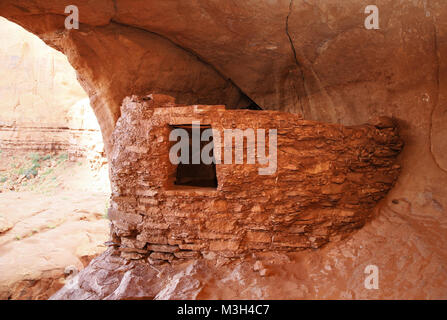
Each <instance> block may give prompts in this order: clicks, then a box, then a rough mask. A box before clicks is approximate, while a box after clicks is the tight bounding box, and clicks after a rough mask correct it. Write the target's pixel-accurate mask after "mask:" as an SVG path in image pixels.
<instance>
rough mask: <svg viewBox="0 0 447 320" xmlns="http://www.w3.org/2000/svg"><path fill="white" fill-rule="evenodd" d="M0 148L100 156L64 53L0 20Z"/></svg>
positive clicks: (85, 102) (93, 125)
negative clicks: (0, 43)
mask: <svg viewBox="0 0 447 320" xmlns="http://www.w3.org/2000/svg"><path fill="white" fill-rule="evenodd" d="M0 39H1V42H2V45H1V47H0V97H1V99H0V150H2V151H3V152H5V153H8V152H9V153H17V152H22V151H23V152H68V153H69V154H70V155H71V156H72V157H79V156H91V157H95V155H96V156H97V157H101V156H103V155H104V154H103V153H104V145H103V142H102V137H101V132H100V129H99V125H98V122H97V120H96V117H95V115H94V113H93V110H92V109H91V107H90V103H89V98H88V96H87V94H86V93H85V91H84V90H83V89H82V87H81V86H80V85H79V83H78V81H77V80H76V72H75V70H74V69H73V68H72V67H71V65H70V64H69V63H68V61H67V58H66V57H65V55H63V54H62V53H60V52H58V51H56V50H54V49H52V48H50V47H48V46H47V45H46V44H45V43H44V42H43V41H42V40H40V39H39V38H38V37H37V36H35V35H33V34H31V33H29V32H27V31H26V30H24V29H23V28H21V27H20V26H18V25H16V24H14V23H12V22H10V21H8V20H6V19H4V18H0Z"/></svg>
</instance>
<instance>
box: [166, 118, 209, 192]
mask: <svg viewBox="0 0 447 320" xmlns="http://www.w3.org/2000/svg"><path fill="white" fill-rule="evenodd" d="M170 127H171V129H172V130H174V129H183V130H185V131H186V132H187V133H188V158H189V159H188V161H187V163H182V161H180V163H179V164H178V165H177V168H176V174H175V178H174V186H185V187H199V188H213V189H217V186H218V184H217V175H216V165H215V162H216V161H215V158H214V146H213V147H212V148H210V146H208V148H207V149H208V150H210V154H209V155H210V157H211V159H212V163H211V164H206V163H204V162H203V159H202V150H203V148H204V147H205V146H206V145H209V144H210V143H211V144H213V137H212V136H211V137H210V139H209V141H201V137H202V133H203V132H204V131H205V130H206V129H211V126H210V125H203V124H201V125H200V126H198V125H192V124H185V125H171V126H170ZM193 128H194V129H195V130H197V129H200V136H199V140H200V149H197V150H193V142H192V137H193V133H192V132H193V131H192V130H193ZM185 144H186V143H185ZM193 152H196V154H195V155H194V154H193ZM197 153H199V154H197ZM178 156H180V155H179V154H178ZM194 156H196V158H197V156H198V158H199V159H200V163H195V164H193V163H192V160H193V158H194Z"/></svg>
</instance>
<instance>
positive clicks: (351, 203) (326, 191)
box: [109, 95, 403, 263]
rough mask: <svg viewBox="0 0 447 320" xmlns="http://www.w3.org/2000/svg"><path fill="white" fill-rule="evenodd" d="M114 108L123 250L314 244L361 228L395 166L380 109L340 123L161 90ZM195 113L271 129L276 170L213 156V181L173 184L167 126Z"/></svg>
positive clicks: (155, 253)
mask: <svg viewBox="0 0 447 320" xmlns="http://www.w3.org/2000/svg"><path fill="white" fill-rule="evenodd" d="M121 113H122V115H121V118H120V119H119V120H118V122H117V125H116V129H115V131H114V134H113V150H112V153H111V156H110V159H111V181H112V198H111V208H110V210H109V218H110V219H111V221H112V229H111V234H112V241H111V242H110V245H111V246H113V247H114V248H115V253H116V254H120V255H121V256H122V257H124V258H127V259H148V261H149V262H150V263H162V262H164V261H172V260H173V259H189V258H198V257H200V256H201V255H203V254H206V253H209V252H214V253H215V254H218V255H220V256H224V257H227V258H231V257H238V256H241V255H244V254H246V253H250V252H254V251H297V250H303V249H308V248H319V247H320V246H322V245H324V244H326V243H328V242H329V241H336V240H339V239H342V238H344V237H346V236H347V235H349V234H350V233H351V232H353V231H354V230H356V229H358V228H361V227H362V226H363V225H364V224H365V222H366V221H367V220H368V219H369V218H370V217H371V215H372V209H373V207H374V206H375V205H376V204H377V202H378V201H379V200H380V199H382V198H383V197H384V196H385V195H386V194H387V192H388V191H389V190H390V188H391V187H392V186H393V184H394V182H395V180H396V179H397V177H398V174H399V172H400V166H399V165H398V164H397V163H396V157H397V155H398V154H399V152H400V151H401V149H402V147H403V143H402V140H401V139H400V137H399V136H398V133H397V129H396V126H395V124H394V122H393V121H391V119H387V118H380V119H378V120H377V121H376V122H375V124H365V125H361V126H353V127H345V126H342V125H336V124H326V123H319V122H314V121H307V120H302V118H301V117H300V116H299V115H295V114H289V113H282V112H276V111H251V110H225V108H224V107H223V106H181V105H175V101H174V99H173V98H171V97H168V96H162V95H149V96H146V97H141V98H140V97H136V96H132V97H130V98H126V99H125V100H124V103H123V105H122V110H121ZM192 121H200V123H201V124H210V125H211V126H212V128H213V129H217V130H219V131H221V136H222V137H223V133H222V130H223V129H224V128H230V129H231V128H238V129H242V130H243V129H246V128H253V129H257V128H260V129H266V131H267V130H268V129H277V130H278V131H277V132H278V136H277V148H278V159H277V162H278V163H277V171H276V173H275V174H273V175H265V176H262V175H259V174H258V168H259V166H260V165H259V164H254V165H247V164H243V165H240V164H217V165H216V171H217V179H218V188H217V189H214V190H213V189H201V188H196V189H191V190H185V189H181V188H176V187H172V182H170V181H171V177H172V175H173V173H174V172H175V166H174V165H172V164H171V163H170V161H169V149H170V147H171V145H172V142H170V141H169V133H170V127H169V125H175V124H185V123H191V122H192ZM266 144H267V145H268V143H266ZM222 154H223V152H222ZM244 163H245V161H244ZM265 166H266V165H263V166H261V167H265Z"/></svg>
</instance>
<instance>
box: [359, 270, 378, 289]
mask: <svg viewBox="0 0 447 320" xmlns="http://www.w3.org/2000/svg"><path fill="white" fill-rule="evenodd" d="M364 273H365V274H367V275H368V276H367V277H366V278H365V281H364V283H363V284H364V285H365V289H368V290H373V289H374V290H378V289H379V267H378V266H376V265H373V264H370V265H367V266H366V268H365V271H364Z"/></svg>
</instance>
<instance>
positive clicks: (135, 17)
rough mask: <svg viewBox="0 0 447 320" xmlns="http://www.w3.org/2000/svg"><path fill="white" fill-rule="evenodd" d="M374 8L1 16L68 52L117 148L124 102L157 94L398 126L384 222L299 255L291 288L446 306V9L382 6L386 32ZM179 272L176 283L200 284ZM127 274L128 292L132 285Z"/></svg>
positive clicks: (133, 9) (300, 1) (380, 212)
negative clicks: (372, 276) (373, 272)
mask: <svg viewBox="0 0 447 320" xmlns="http://www.w3.org/2000/svg"><path fill="white" fill-rule="evenodd" d="M68 4H76V5H78V7H79V10H80V13H81V15H80V20H81V27H80V29H79V30H66V29H65V28H64V20H65V15H64V8H65V6H66V5H68ZM367 4H369V3H367V2H365V1H362V0H349V1H339V0H327V1H319V0H312V1H304V0H290V1H289V0H277V1H244V2H237V3H235V2H228V1H223V0H222V1H212V2H208V1H206V2H205V1H199V0H193V1H162V2H160V1H157V2H155V1H151V2H148V1H128V0H115V1H114V0H101V1H94V2H92V1H83V0H78V1H70V2H69V3H68V2H66V1H43V0H36V1H33V2H29V1H24V0H23V1H22V0H20V1H13V0H5V1H2V3H1V4H0V15H2V16H4V17H6V18H8V19H10V20H12V21H14V22H16V23H18V24H20V25H22V26H23V27H25V28H26V29H28V30H30V31H31V32H33V33H35V34H37V35H38V36H40V37H41V38H42V39H43V40H44V41H45V42H46V43H47V44H49V45H51V46H53V47H55V48H57V49H58V50H60V51H62V52H63V53H65V54H66V55H67V57H68V59H69V61H70V63H71V64H72V65H73V67H74V68H75V69H76V71H77V74H78V77H79V80H80V83H81V85H82V86H83V88H84V89H85V90H86V92H87V93H88V95H89V97H90V100H91V103H92V107H93V109H94V110H95V114H96V116H97V118H98V121H99V124H100V126H101V129H102V132H103V135H104V138H105V144H106V147H107V149H108V150H111V141H112V140H111V137H112V132H113V130H114V128H115V124H116V121H117V120H118V118H119V116H120V105H121V102H122V100H123V98H124V97H126V96H130V95H132V94H147V93H148V92H155V93H166V94H169V95H171V96H174V97H175V98H177V101H178V102H179V103H187V104H194V103H203V104H225V105H227V106H228V107H229V108H239V107H244V106H247V105H250V104H255V105H258V106H259V107H261V108H263V109H269V110H282V111H288V112H293V113H302V114H303V116H304V119H306V120H317V121H326V122H334V123H340V124H343V125H359V124H361V123H366V122H368V121H369V120H370V119H372V118H374V117H376V116H389V117H394V118H396V119H397V121H398V124H399V127H400V135H401V137H402V138H403V140H404V141H405V149H404V150H403V152H402V154H401V156H400V161H401V165H402V173H401V175H400V177H399V180H398V181H397V183H396V186H395V187H394V189H392V190H391V191H390V193H389V194H388V196H387V197H386V198H385V199H384V200H383V201H382V202H381V203H380V204H379V205H378V206H377V207H376V210H377V218H376V219H375V220H373V221H372V223H371V224H368V225H367V226H365V227H364V228H363V229H361V230H360V231H359V232H357V233H356V234H355V235H353V236H352V238H351V239H350V240H349V241H347V242H344V243H343V244H340V245H337V246H335V247H330V246H329V247H328V248H325V249H322V250H319V251H318V252H314V253H307V254H304V253H303V256H301V259H303V260H300V261H306V262H303V264H302V265H301V266H302V269H300V270H301V271H302V272H301V273H300V274H296V277H297V279H301V278H300V277H305V278H306V280H305V282H306V281H307V282H306V283H307V285H305V286H304V287H303V288H301V287H294V289H291V290H290V291H291V292H295V293H296V294H295V295H294V294H290V295H288V297H317V298H325V297H332V298H359V297H360V298H361V297H375V298H384V297H386V298H399V297H403V298H433V297H438V298H440V297H441V298H445V297H446V293H445V292H446V288H447V274H446V270H445V267H444V265H445V261H446V259H447V243H446V241H445V236H446V235H447V231H446V223H447V222H446V214H445V213H446V211H445V210H446V209H445V208H446V207H447V194H446V191H445V190H446V186H447V156H446V152H445V151H446V148H447V145H446V139H445V138H444V137H445V134H446V130H447V129H446V128H447V126H446V125H445V121H446V116H447V112H446V110H447V96H446V94H445V93H446V92H447V4H446V3H445V1H443V0H433V1H422V0H420V1H394V0H383V1H378V2H377V5H378V6H379V8H380V29H379V30H366V29H365V28H364V19H365V14H364V9H365V6H366V5H367ZM101 259H102V260H101ZM101 259H100V261H99V262H97V264H96V265H93V266H92V268H91V270H90V271H91V272H93V270H94V268H96V267H97V266H100V268H106V267H107V263H105V264H103V263H104V261H106V258H104V257H102V258H101ZM107 259H108V258H107ZM109 263H112V262H110V261H109ZM298 264H299V265H300V262H298ZM367 264H376V265H378V266H379V267H380V268H381V269H382V268H383V270H384V271H383V272H384V278H383V279H385V283H384V286H385V287H384V289H383V290H381V291H378V292H366V291H364V288H363V284H362V283H361V282H362V281H361V279H362V277H363V270H364V267H365V265H367ZM293 265H295V266H296V267H297V268H299V267H298V266H297V265H296V264H293ZM125 268H127V267H125ZM231 268H233V267H231ZM235 268H237V267H235ZM109 270H110V269H109ZM188 270H189V271H191V269H188ZM232 270H233V269H232ZM229 272H230V271H229ZM86 274H87V273H86ZM180 274H181V273H179V277H180V279H185V277H190V274H186V273H183V274H181V276H180ZM230 274H231V272H230ZM131 275H132V273H129V276H131ZM303 275H304V276H303ZM120 277H121V276H119V277H118V278H119V281H121V280H122V282H121V283H122V284H123V286H121V287H119V288H120V290H122V289H123V287H124V286H125V284H126V283H127V284H128V283H129V281H128V280H129V279H127V278H120ZM241 277H243V276H241ZM81 279H86V278H85V277H84V278H82V277H81ZM176 279H177V280H178V281H179V278H178V277H177V278H176ZM188 279H190V278H188ZM216 279H217V280H215V281H216V283H220V284H222V283H223V282H225V279H221V280H219V279H220V278H216ZM309 279H310V280H309ZM87 280H88V279H87ZM119 281H118V280H117V283H118V282H119ZM198 281H199V280H198ZM200 281H201V282H200V283H201V284H202V285H199V284H197V283H196V282H194V283H195V284H191V285H192V287H193V288H199V289H197V292H201V294H196V295H193V297H197V298H206V297H210V296H213V294H214V296H218V297H247V296H249V297H271V295H270V294H269V292H277V291H275V289H274V288H273V287H271V288H270V289H271V290H272V291H269V290H270V289H266V291H263V292H259V291H256V290H255V289H253V291H243V290H241V289H240V287H237V286H236V288H234V290H233V291H231V294H230V293H228V291H225V290H224V289H223V287H224V286H223V285H221V286H219V285H215V286H214V285H212V284H211V282H210V279H205V280H204V279H201V280H200ZM275 281H276V282H275ZM275 281H272V282H271V284H272V285H274V284H275V283H278V279H275ZM253 283H258V284H259V282H257V280H253ZM293 283H296V282H293ZM290 285H291V286H295V284H290ZM81 287H82V288H83V290H86V291H88V292H90V293H89V294H90V296H91V297H105V296H107V295H105V294H99V293H98V292H96V293H92V292H93V291H95V290H96V289H94V288H90V287H88V281H86V282H84V283H83V284H81ZM255 287H256V285H254V287H253V288H255ZM286 287H287V286H286ZM176 288H177V289H176ZM188 288H191V287H188ZM207 288H208V289H207ZM209 288H213V290H211V289H209ZM216 288H220V290H221V291H215V290H214V289H216ZM288 288H290V287H288ZM115 289H116V288H115ZM176 290H177V291H176ZM182 290H183V291H182ZM185 290H186V289H185V287H181V286H180V285H179V286H178V287H175V286H174V287H172V291H170V292H171V293H172V294H171V295H161V296H159V297H163V298H167V297H178V296H176V295H175V294H174V293H178V292H184V291H185ZM216 290H217V289H216ZM211 292H213V293H211ZM284 292H285V291H284ZM219 294H221V295H219ZM129 295H131V294H129ZM124 296H126V295H125V294H123V295H121V296H119V295H118V296H114V297H124ZM147 296H148V297H149V296H151V295H147ZM180 296H181V297H183V296H184V295H183V296H182V295H180ZM279 296H281V295H280V294H277V295H276V296H275V297H279ZM284 296H286V297H287V295H286V294H285V295H284ZM65 297H73V295H66V296H65Z"/></svg>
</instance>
